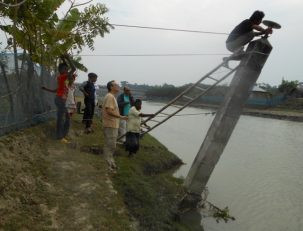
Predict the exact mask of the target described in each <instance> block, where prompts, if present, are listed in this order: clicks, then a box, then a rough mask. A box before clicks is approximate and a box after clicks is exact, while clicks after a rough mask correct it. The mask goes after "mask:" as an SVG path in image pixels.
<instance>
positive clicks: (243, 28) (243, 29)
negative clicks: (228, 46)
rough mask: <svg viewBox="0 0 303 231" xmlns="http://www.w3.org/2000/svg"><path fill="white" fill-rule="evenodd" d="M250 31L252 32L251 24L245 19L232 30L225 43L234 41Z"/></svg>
mask: <svg viewBox="0 0 303 231" xmlns="http://www.w3.org/2000/svg"><path fill="white" fill-rule="evenodd" d="M251 31H253V23H252V22H251V21H250V20H249V19H246V20H244V21H242V22H241V23H240V24H239V25H238V26H236V27H235V28H234V29H233V30H232V32H231V33H230V34H229V36H228V38H227V40H226V42H231V41H234V40H235V39H237V38H238V37H240V36H241V35H243V34H246V33H249V32H251Z"/></svg>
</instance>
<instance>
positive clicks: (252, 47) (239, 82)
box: [185, 38, 272, 206]
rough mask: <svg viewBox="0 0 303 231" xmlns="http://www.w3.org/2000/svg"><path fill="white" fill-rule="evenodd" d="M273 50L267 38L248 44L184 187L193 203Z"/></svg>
mask: <svg viewBox="0 0 303 231" xmlns="http://www.w3.org/2000/svg"><path fill="white" fill-rule="evenodd" d="M271 50H272V46H271V45H270V43H269V42H268V40H267V39H266V38H261V39H258V40H255V41H252V42H251V43H250V44H249V45H248V47H247V49H246V52H248V55H246V56H245V57H244V58H243V59H242V61H241V63H240V66H239V68H238V70H237V71H236V73H235V76H234V77H233V80H232V82H231V85H230V89H229V91H228V93H227V95H226V96H225V99H224V101H223V103H222V105H221V107H220V109H219V110H218V112H217V114H216V117H215V118H214V120H213V122H212V124H211V127H210V128H209V130H208V132H207V135H206V137H205V139H204V141H203V143H202V145H201V147H200V150H199V152H198V154H197V156H196V158H195V160H194V162H193V164H192V166H191V168H190V170H189V173H188V175H187V177H186V179H185V187H186V188H187V190H188V194H187V196H186V197H185V201H186V200H188V202H189V203H190V204H191V205H192V206H193V205H194V204H196V202H198V201H199V200H200V197H201V193H202V191H203V190H204V188H205V186H206V184H207V182H208V180H209V178H210V176H211V173H212V171H213V170H214V168H215V166H216V164H217V162H218V161H219V158H220V156H221V154H222V152H223V150H224V148H225V146H226V144H227V142H228V140H229V137H230V136H231V134H232V132H233V130H234V128H235V126H236V124H237V122H238V119H239V117H240V115H241V112H242V108H243V106H244V104H245V102H246V100H247V99H248V97H249V93H250V90H251V89H252V87H253V86H254V84H255V82H256V80H257V79H258V77H259V75H260V73H261V70H262V68H263V66H264V64H265V62H266V60H267V58H268V56H269V54H270V52H271ZM187 204H188V203H187Z"/></svg>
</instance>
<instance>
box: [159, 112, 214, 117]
mask: <svg viewBox="0 0 303 231" xmlns="http://www.w3.org/2000/svg"><path fill="white" fill-rule="evenodd" d="M210 114H211V115H214V114H216V112H215V111H213V112H201V113H187V114H176V115H174V116H192V115H210ZM155 117H167V116H165V115H163V116H162V115H161V116H155Z"/></svg>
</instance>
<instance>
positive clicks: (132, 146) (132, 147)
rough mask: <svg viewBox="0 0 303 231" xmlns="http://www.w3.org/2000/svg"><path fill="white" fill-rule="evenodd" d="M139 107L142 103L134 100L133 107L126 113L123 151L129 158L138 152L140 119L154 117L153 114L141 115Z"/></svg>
mask: <svg viewBox="0 0 303 231" xmlns="http://www.w3.org/2000/svg"><path fill="white" fill-rule="evenodd" d="M141 107H142V101H141V100H140V99H136V101H135V103H134V106H133V107H131V109H130V110H129V113H128V121H127V133H126V142H125V149H126V151H128V152H129V156H132V155H133V153H136V152H137V151H138V150H139V136H140V131H141V129H140V126H141V117H153V116H154V114H143V113H141V111H140V110H141Z"/></svg>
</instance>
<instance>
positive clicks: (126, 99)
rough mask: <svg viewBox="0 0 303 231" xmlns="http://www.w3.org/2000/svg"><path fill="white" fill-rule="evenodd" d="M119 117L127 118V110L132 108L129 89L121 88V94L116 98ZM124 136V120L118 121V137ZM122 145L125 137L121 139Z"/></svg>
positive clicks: (131, 97)
mask: <svg viewBox="0 0 303 231" xmlns="http://www.w3.org/2000/svg"><path fill="white" fill-rule="evenodd" d="M117 101H118V106H119V112H120V115H123V116H128V113H129V109H130V108H131V107H132V106H134V98H133V96H132V95H131V91H130V89H129V87H127V86H125V87H124V88H123V93H122V94H120V95H119V96H118V98H117ZM124 134H126V120H120V124H119V130H118V137H120V136H122V135H124ZM121 141H122V142H123V143H124V142H125V141H126V138H125V136H124V137H122V138H121Z"/></svg>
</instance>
